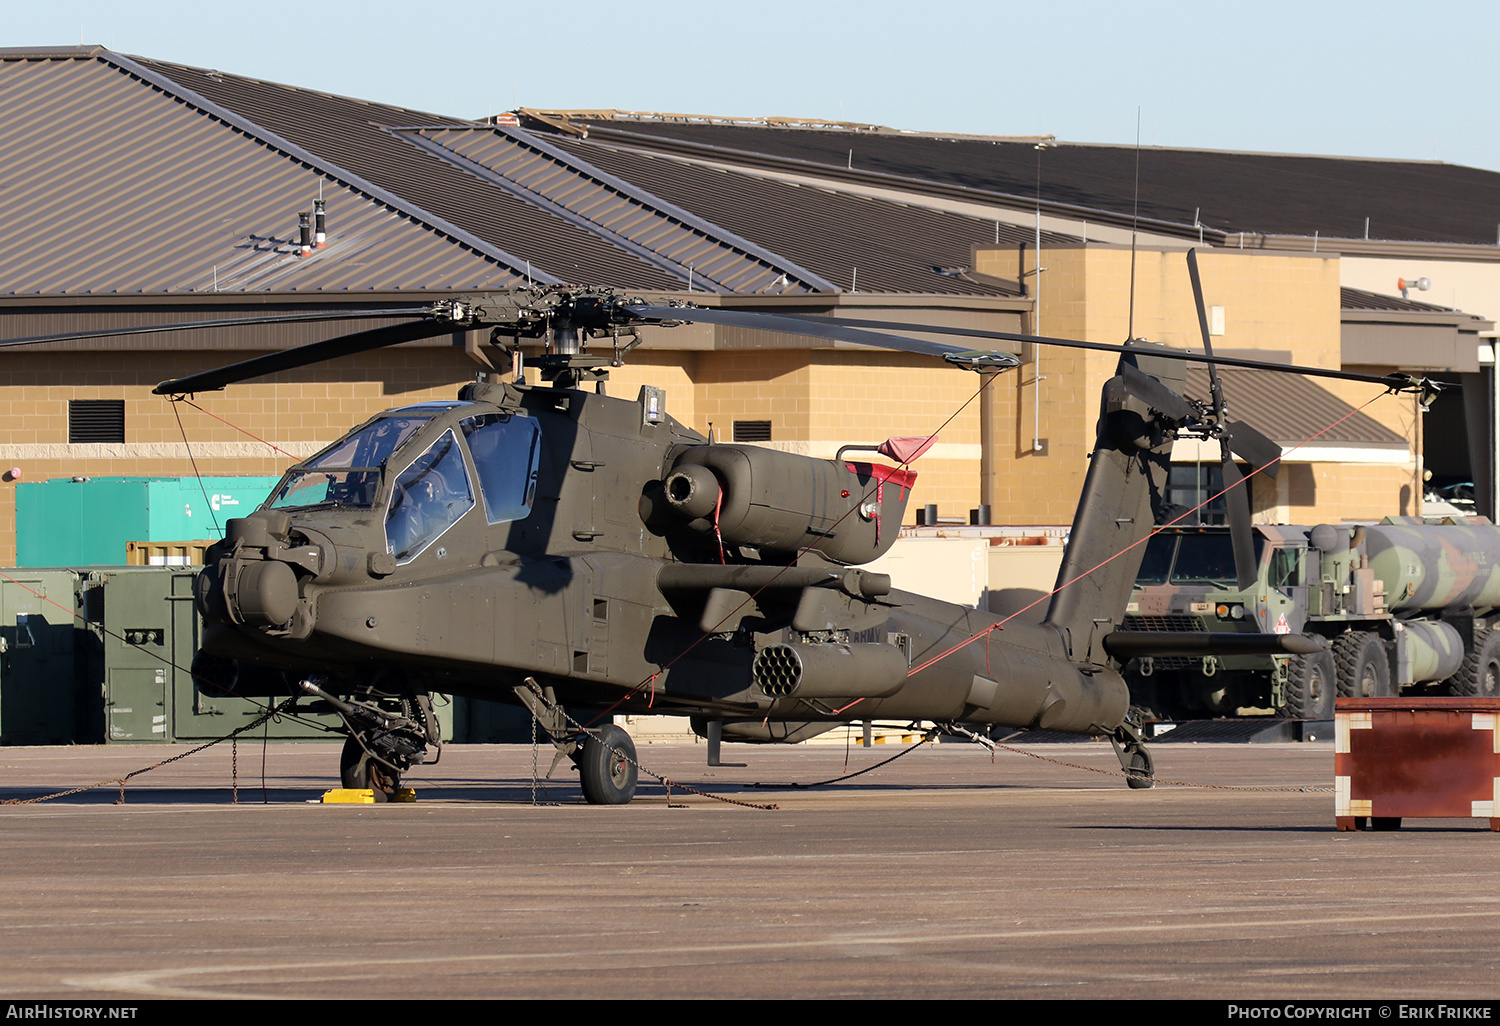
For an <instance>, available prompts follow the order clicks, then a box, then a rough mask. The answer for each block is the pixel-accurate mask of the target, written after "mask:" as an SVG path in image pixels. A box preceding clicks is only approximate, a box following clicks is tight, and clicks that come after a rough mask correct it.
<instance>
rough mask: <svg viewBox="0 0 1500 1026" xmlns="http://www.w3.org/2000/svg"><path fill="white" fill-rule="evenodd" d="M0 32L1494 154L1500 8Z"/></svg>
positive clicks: (526, 82)
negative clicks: (1495, 62) (1496, 59)
mask: <svg viewBox="0 0 1500 1026" xmlns="http://www.w3.org/2000/svg"><path fill="white" fill-rule="evenodd" d="M7 8H8V10H7V11H6V14H5V18H4V21H3V23H0V34H3V45H6V46H37V45H56V44H67V45H72V44H78V43H102V44H104V45H106V46H108V47H110V48H112V49H115V50H118V51H120V52H122V53H128V54H138V55H141V56H147V57H156V58H160V59H163V60H172V61H178V62H180V63H184V64H192V65H196V66H199V67H209V68H218V69H219V70H222V71H227V72H233V73H236V74H242V75H249V76H253V77H258V78H266V79H270V80H273V81H277V82H285V83H290V84H293V85H300V86H304V87H307V88H313V89H321V90H325V91H328V92H334V93H341V94H344V95H348V96H356V97H361V98H364V99H371V100H381V101H385V102H389V103H395V104H400V105H403V106H408V107H414V108H418V109H424V110H430V111H435V112H439V113H444V114H453V115H458V116H467V117H474V116H483V115H485V114H487V113H493V112H496V111H501V110H508V109H510V108H512V107H515V106H517V105H523V106H533V107H618V108H626V109H638V110H661V111H680V112H686V113H696V114H702V113H712V114H734V115H767V114H778V115H789V116H798V117H825V118H839V119H842V120H847V121H863V122H872V123H876V124H883V125H889V126H891V127H895V128H905V129H914V130H933V131H944V132H965V133H976V134H995V135H1025V134H1046V133H1050V134H1053V135H1056V136H1057V137H1058V138H1059V139H1064V140H1068V141H1075V142H1102V143H1132V142H1134V140H1135V134H1136V115H1137V109H1138V108H1139V111H1140V126H1141V127H1140V131H1141V141H1142V142H1143V143H1145V144H1147V145H1152V144H1158V145H1162V146H1190V147H1206V148H1212V149H1243V150H1262V151H1276V152H1292V153H1331V154H1340V155H1349V156H1367V157H1398V158H1405V159H1421V160H1425V159H1438V160H1445V161H1448V162H1451V163H1456V164H1468V165H1471V166H1476V167H1483V168H1489V169H1491V170H1496V171H1500V114H1497V107H1500V104H1497V102H1496V95H1497V92H1500V90H1497V87H1496V84H1495V72H1494V70H1493V67H1494V61H1495V52H1496V46H1497V43H1500V4H1496V3H1494V2H1493V0H1490V2H1477V0H1468V2H1459V0H1433V2H1430V3H1413V2H1410V0H1407V2H1402V3H1389V2H1385V0H1366V2H1363V3H1358V4H1354V3H1322V2H1319V0H1302V2H1284V0H1261V2H1258V3H1254V4H1227V3H1215V2H1212V0H1193V2H1186V0H1156V2H1149V0H1148V2H1146V3H1142V4H1125V3H1119V2H1094V0H1050V2H1031V3H1026V4H1012V3H1003V2H993V0H992V2H988V3H968V2H960V3H947V4H942V3H939V4H934V5H932V7H931V10H933V11H934V12H939V13H935V14H933V15H931V16H925V15H921V14H917V13H915V5H912V4H908V3H894V2H890V0H866V2H863V3H846V2H822V3H819V2H817V0H807V2H802V3H787V2H782V0H758V2H744V3H736V4H726V3H713V2H710V3H707V4H704V3H697V4H694V3H690V2H682V0H677V2H672V3H664V2H658V0H639V2H635V3H605V2H599V0H572V2H570V3H566V4H547V5H543V4H536V3H528V4H524V5H523V4H507V3H498V2H494V3H476V2H469V0H428V2H426V3H421V2H420V0H419V2H415V3H413V2H403V3H396V2H392V0H368V2H365V3H359V4H345V3H321V4H319V3H293V2H288V0H252V2H247V3H239V4H217V5H214V4H203V3H181V2H176V0H137V2H136V3H133V4H122V3H119V2H118V0H112V2H100V0H52V2H44V3H37V4H27V5H25V6H24V7H22V6H21V5H20V4H19V3H18V2H15V0H12V3H10V4H7Z"/></svg>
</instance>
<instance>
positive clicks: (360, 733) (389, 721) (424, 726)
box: [300, 678, 441, 802]
mask: <svg viewBox="0 0 1500 1026" xmlns="http://www.w3.org/2000/svg"><path fill="white" fill-rule="evenodd" d="M322 684H323V681H322V680H320V679H319V678H308V679H307V680H304V681H302V683H301V685H300V687H301V688H302V690H303V691H305V692H306V693H307V694H309V695H312V696H314V697H316V698H318V699H321V700H322V701H323V702H325V703H327V705H328V706H329V707H331V708H332V709H333V710H334V711H336V712H337V713H338V714H339V715H340V716H341V717H342V718H343V720H344V725H345V727H347V728H348V732H349V735H348V737H346V738H345V739H344V750H343V752H342V753H340V755H339V781H340V783H342V784H343V786H344V787H346V788H351V789H354V790H369V791H373V792H374V793H375V800H376V801H377V802H383V801H388V800H390V798H392V797H393V796H394V795H395V794H396V791H397V789H398V788H399V787H400V786H401V774H402V772H403V771H404V770H407V769H410V768H411V767H412V766H415V765H418V764H420V763H423V762H426V761H427V746H428V744H433V745H438V744H441V737H440V736H439V733H438V726H437V717H435V716H434V715H433V713H432V700H431V698H430V697H429V696H428V695H426V694H425V693H421V692H417V691H414V690H412V689H410V688H402V689H401V691H400V692H399V693H377V692H375V691H374V690H373V689H372V690H370V691H368V692H366V693H364V694H363V696H362V697H359V698H351V699H350V700H349V701H345V700H343V699H341V698H337V697H335V696H334V695H332V694H329V692H328V691H326V690H325V689H324V688H323V686H322Z"/></svg>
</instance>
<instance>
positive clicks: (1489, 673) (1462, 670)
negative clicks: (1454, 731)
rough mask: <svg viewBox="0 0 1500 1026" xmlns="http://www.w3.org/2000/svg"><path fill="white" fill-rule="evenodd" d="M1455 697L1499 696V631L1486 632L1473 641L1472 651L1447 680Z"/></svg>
mask: <svg viewBox="0 0 1500 1026" xmlns="http://www.w3.org/2000/svg"><path fill="white" fill-rule="evenodd" d="M1448 686H1449V687H1450V688H1451V689H1452V691H1453V693H1454V694H1455V695H1466V696H1475V697H1479V698H1494V697H1496V696H1497V695H1500V631H1496V630H1487V631H1485V632H1484V634H1483V635H1480V636H1479V637H1476V638H1475V639H1474V651H1472V652H1470V653H1469V654H1468V655H1466V656H1464V664H1463V665H1462V666H1461V667H1459V669H1458V672H1457V673H1455V674H1454V675H1453V676H1452V677H1449V678H1448Z"/></svg>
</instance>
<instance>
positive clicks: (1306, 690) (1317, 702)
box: [1282, 651, 1338, 720]
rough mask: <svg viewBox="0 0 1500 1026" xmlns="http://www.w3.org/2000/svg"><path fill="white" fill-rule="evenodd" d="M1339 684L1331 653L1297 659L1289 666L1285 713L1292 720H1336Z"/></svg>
mask: <svg viewBox="0 0 1500 1026" xmlns="http://www.w3.org/2000/svg"><path fill="white" fill-rule="evenodd" d="M1337 681H1338V675H1337V673H1336V672H1335V670H1334V665H1333V653H1332V652H1327V651H1323V652H1310V653H1308V654H1307V655H1300V656H1297V657H1296V658H1295V659H1293V660H1292V665H1291V666H1290V667H1288V672H1287V681H1286V707H1285V708H1284V709H1283V710H1282V712H1283V714H1284V715H1285V716H1286V717H1287V718H1288V719H1293V720H1331V719H1333V696H1334V692H1335V691H1336V690H1337V688H1338V684H1337Z"/></svg>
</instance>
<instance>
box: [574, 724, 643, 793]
mask: <svg viewBox="0 0 1500 1026" xmlns="http://www.w3.org/2000/svg"><path fill="white" fill-rule="evenodd" d="M578 779H579V783H581V784H582V785H583V797H584V799H585V800H586V801H587V802H588V803H589V804H590V805H624V804H626V803H627V802H629V801H630V799H631V798H633V797H635V785H636V780H637V773H636V765H635V742H634V741H632V740H630V735H629V734H627V733H625V731H624V730H622V729H621V728H619V727H617V726H615V725H614V724H613V723H611V724H608V725H607V726H604V727H600V728H599V729H598V730H597V731H594V732H593V733H591V734H588V735H587V736H586V737H585V738H584V742H583V750H582V751H581V752H580V753H579V755H578Z"/></svg>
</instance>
